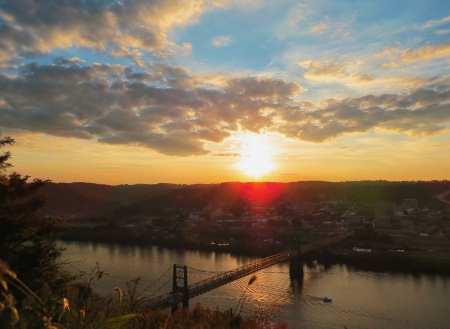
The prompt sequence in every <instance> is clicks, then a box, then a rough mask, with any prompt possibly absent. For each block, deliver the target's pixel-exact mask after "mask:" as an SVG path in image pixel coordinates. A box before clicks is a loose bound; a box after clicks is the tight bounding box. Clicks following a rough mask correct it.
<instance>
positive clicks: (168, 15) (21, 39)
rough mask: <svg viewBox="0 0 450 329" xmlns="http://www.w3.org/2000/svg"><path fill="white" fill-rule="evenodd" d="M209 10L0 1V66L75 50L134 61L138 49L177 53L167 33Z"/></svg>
mask: <svg viewBox="0 0 450 329" xmlns="http://www.w3.org/2000/svg"><path fill="white" fill-rule="evenodd" d="M212 6H213V4H208V3H207V2H206V1H203V0H195V1H189V2H186V1H182V0H165V1H156V0H150V1H149V0H125V1H122V2H121V1H76V0H72V1H60V0H42V1H28V0H6V1H2V3H1V4H0V14H1V18H2V21H3V22H2V25H1V26H0V60H3V61H5V60H10V59H13V58H14V57H16V56H19V55H20V54H23V53H27V52H28V53H46V52H50V51H51V50H52V49H54V48H70V47H73V46H75V47H89V48H96V49H101V50H104V49H106V48H107V47H109V46H115V49H114V50H113V51H112V54H113V55H114V56H118V55H120V56H121V55H122V54H125V55H126V56H129V57H132V58H134V59H136V58H137V57H139V56H138V55H139V52H138V51H137V50H135V49H136V48H138V49H141V50H147V51H154V50H163V49H164V48H165V47H170V46H172V47H174V46H175V47H176V45H174V44H173V43H171V42H169V41H168V40H167V32H168V30H169V29H170V28H172V27H174V26H183V25H186V24H189V23H191V22H192V21H195V19H196V18H197V17H198V16H199V15H200V14H201V13H202V12H203V11H205V10H207V9H208V8H209V7H212ZM179 47H181V48H184V47H185V46H184V45H183V46H179ZM130 48H135V49H134V50H128V49H130ZM188 48H189V47H188ZM184 51H190V50H189V49H184ZM133 52H134V53H133Z"/></svg>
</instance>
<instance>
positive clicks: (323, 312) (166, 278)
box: [60, 241, 450, 329]
mask: <svg viewBox="0 0 450 329" xmlns="http://www.w3.org/2000/svg"><path fill="white" fill-rule="evenodd" d="M60 245H61V247H63V248H65V249H66V250H65V251H64V253H63V260H68V261H70V262H71V264H72V265H73V266H71V267H70V268H71V269H72V270H74V271H76V270H75V268H77V269H79V270H81V271H85V272H89V271H90V269H92V268H93V267H94V266H95V264H96V262H98V263H99V267H100V269H101V270H105V271H107V272H108V273H109V275H107V276H105V277H103V278H102V279H100V280H97V279H95V280H93V281H92V282H93V283H94V284H95V285H96V289H97V290H98V291H99V292H100V293H109V292H112V291H113V288H114V287H115V286H122V287H125V282H126V281H127V280H131V279H136V278H138V277H140V278H141V279H140V281H139V285H138V289H137V290H138V291H139V292H142V291H143V290H144V289H145V288H146V290H145V291H144V292H142V294H141V296H150V295H151V293H154V292H155V291H156V290H157V288H155V287H160V286H161V285H162V284H164V283H166V285H164V287H165V290H159V291H156V293H159V292H167V291H169V290H170V285H171V275H172V272H171V269H172V266H173V264H174V263H176V264H180V265H188V266H189V267H190V268H193V269H197V270H193V271H190V274H189V278H188V279H189V284H191V283H194V282H196V281H199V280H201V279H205V278H207V277H208V275H211V273H207V272H202V271H201V270H204V271H226V270H231V269H233V268H236V267H239V266H242V265H245V264H247V263H249V262H251V261H254V260H256V259H258V258H256V257H244V256H236V255H231V254H228V253H218V252H201V251H177V250H171V249H166V248H160V247H154V246H147V247H138V246H123V245H108V244H96V243H89V242H67V241H61V242H60ZM256 276H257V280H256V281H255V282H254V283H253V284H251V285H250V286H247V283H248V281H249V278H250V277H251V276H249V277H247V278H243V279H240V280H237V281H235V282H233V283H231V284H228V285H225V286H223V287H220V288H218V289H216V290H213V291H210V292H208V293H206V294H204V295H201V296H198V297H196V298H193V299H191V300H190V301H189V303H190V307H193V306H195V304H196V303H201V305H202V306H205V307H210V308H214V309H215V308H219V310H226V309H230V308H233V309H234V308H235V307H236V305H237V304H238V301H239V300H240V298H241V296H242V295H243V293H244V291H245V289H246V287H247V288H248V289H247V290H246V291H245V294H244V299H245V301H244V305H243V307H242V311H241V308H240V306H239V307H238V308H237V309H236V311H235V313H239V311H241V312H242V315H243V316H244V317H262V318H265V319H271V320H274V321H281V322H286V323H288V324H289V325H290V326H292V327H294V328H332V329H334V328H341V329H342V328H344V327H347V328H348V329H351V328H352V329H353V328H366V329H368V328H371V329H387V328H399V329H407V328H417V329H424V328H450V312H449V309H450V277H448V276H442V275H431V274H414V275H413V274H404V273H402V274H400V273H388V272H381V273H377V272H371V271H362V270H357V269H355V268H352V267H349V266H347V265H338V264H336V265H331V266H324V265H323V264H320V263H318V262H312V263H310V264H308V265H306V264H305V265H304V276H303V278H291V277H290V274H289V263H288V262H285V263H280V264H277V265H274V266H271V267H269V268H266V269H264V270H262V271H260V272H257V273H256ZM86 278H87V277H86V276H85V280H86ZM158 278H159V279H158ZM153 282H155V283H154V284H152V283H153ZM324 296H327V297H329V298H332V302H331V303H324V302H323V301H322V298H323V297H324ZM244 299H243V300H244Z"/></svg>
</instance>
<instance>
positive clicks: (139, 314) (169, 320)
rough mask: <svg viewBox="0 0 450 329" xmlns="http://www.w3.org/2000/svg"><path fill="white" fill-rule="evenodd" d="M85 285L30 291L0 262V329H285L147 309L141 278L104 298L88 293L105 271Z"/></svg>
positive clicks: (198, 310) (210, 313) (222, 314)
mask: <svg viewBox="0 0 450 329" xmlns="http://www.w3.org/2000/svg"><path fill="white" fill-rule="evenodd" d="M92 274H93V275H91V278H90V280H89V281H87V282H83V283H68V284H65V285H63V286H61V288H60V289H58V291H50V290H49V288H48V286H44V287H43V288H42V289H40V290H39V291H36V292H34V291H31V289H29V288H28V287H27V286H26V285H25V284H24V283H23V282H22V281H21V280H20V279H19V278H18V277H17V276H16V274H15V273H13V272H12V271H11V270H9V268H8V267H7V265H6V264H4V263H1V262H0V293H1V295H0V328H2V329H35V328H36V329H40V328H46V329H104V328H118V329H119V328H121V329H184V328H189V329H213V328H214V329H216V328H217V329H221V328H223V329H225V328H237V329H256V328H264V329H269V328H270V329H287V328H288V326H287V325H285V324H281V323H276V322H270V321H266V320H258V319H256V320H255V319H243V318H242V317H240V316H239V315H238V316H232V315H231V314H230V312H229V311H219V310H211V309H208V308H203V307H201V306H200V304H197V305H196V306H195V308H193V309H191V310H188V309H185V310H182V309H181V310H179V311H177V312H175V313H174V314H169V313H167V312H164V311H154V310H150V309H148V308H147V307H146V300H145V299H142V298H141V299H138V298H136V288H137V285H138V282H139V279H136V280H131V281H129V282H127V289H126V291H125V292H124V291H122V290H121V289H120V288H115V292H114V293H113V294H110V295H108V296H100V295H99V294H97V293H95V292H94V290H93V289H92V285H91V284H92V282H93V280H94V279H99V278H101V277H102V276H103V275H104V274H105V272H103V271H100V270H99V269H98V270H96V271H93V272H92Z"/></svg>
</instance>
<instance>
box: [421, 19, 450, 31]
mask: <svg viewBox="0 0 450 329" xmlns="http://www.w3.org/2000/svg"><path fill="white" fill-rule="evenodd" d="M447 22H450V16H447V17H444V18H442V19H438V20H431V21H428V22H426V23H425V24H423V25H421V26H417V29H418V30H425V29H428V28H430V27H434V26H436V25H441V24H445V23H447Z"/></svg>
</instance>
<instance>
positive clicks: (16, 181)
mask: <svg viewBox="0 0 450 329" xmlns="http://www.w3.org/2000/svg"><path fill="white" fill-rule="evenodd" d="M13 143H14V140H12V139H11V138H9V137H6V138H2V139H0V147H1V146H6V145H12V144H13ZM10 157H11V154H10V153H9V152H5V153H3V155H1V156H0V169H1V170H5V169H7V168H10V167H11V164H9V163H8V160H9V159H10ZM6 178H7V183H6V184H0V259H1V260H3V261H5V262H7V263H8V264H9V266H10V267H11V270H12V271H14V272H15V273H17V274H18V275H20V277H21V279H22V280H23V282H25V283H26V284H27V285H28V286H30V287H31V288H33V289H37V288H40V287H42V285H43V284H44V283H45V282H47V283H49V284H54V283H57V282H58V281H57V278H58V276H59V272H58V270H57V265H56V261H57V260H58V258H59V257H60V255H61V250H60V249H59V248H58V247H57V246H56V240H57V239H58V237H59V236H60V234H61V232H62V230H63V225H64V219H63V218H62V217H43V216H41V215H40V214H39V211H40V210H41V209H42V207H43V206H44V205H45V202H46V201H45V197H44V196H42V195H41V194H40V193H39V190H40V189H41V188H42V186H43V185H44V184H46V183H47V182H48V181H46V180H41V179H34V180H32V181H29V176H22V175H20V174H18V173H15V172H13V173H11V174H9V175H8V176H7V177H6Z"/></svg>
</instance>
